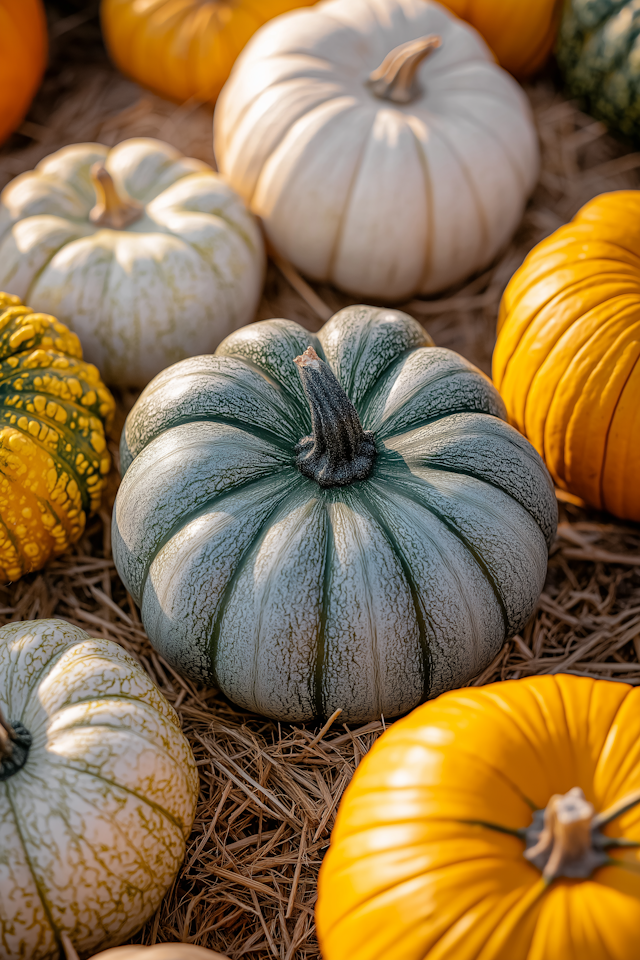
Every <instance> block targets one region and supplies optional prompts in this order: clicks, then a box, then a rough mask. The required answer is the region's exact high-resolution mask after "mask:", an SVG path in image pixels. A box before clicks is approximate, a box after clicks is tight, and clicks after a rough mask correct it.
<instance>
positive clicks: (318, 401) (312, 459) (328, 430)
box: [294, 347, 376, 487]
mask: <svg viewBox="0 0 640 960" xmlns="http://www.w3.org/2000/svg"><path fill="white" fill-rule="evenodd" d="M294 362H295V363H296V365H297V367H298V373H299V374H300V379H301V380H302V386H303V389H304V392H305V393H306V395H307V399H308V401H309V406H310V408H311V427H312V430H313V433H312V435H311V436H310V437H303V438H302V440H301V441H300V443H299V444H298V445H297V446H296V453H297V454H298V456H297V457H296V464H297V465H298V469H299V470H300V472H301V473H303V474H304V475H305V476H306V477H310V478H311V479H312V480H315V481H316V483H318V484H319V485H320V486H321V487H343V486H346V484H348V483H353V481H354V480H365V479H366V478H367V477H368V476H369V473H370V472H371V467H372V466H373V461H374V460H375V457H376V446H375V443H374V439H373V433H371V431H370V430H363V429H362V425H361V423H360V421H359V419H358V414H357V413H356V408H355V407H354V405H353V404H352V403H351V400H349V397H348V396H347V395H346V393H345V392H344V390H343V389H342V387H341V386H340V384H339V383H338V380H337V378H336V376H335V374H334V373H333V371H332V370H331V368H330V367H329V366H328V365H327V364H326V363H324V361H323V360H321V359H320V357H319V356H318V354H317V353H316V352H315V350H314V349H313V347H308V349H307V350H305V352H304V353H303V354H302V356H301V357H296V358H295V361H294Z"/></svg>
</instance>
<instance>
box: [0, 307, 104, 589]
mask: <svg viewBox="0 0 640 960" xmlns="http://www.w3.org/2000/svg"><path fill="white" fill-rule="evenodd" d="M114 410H115V402H114V400H113V397H112V396H111V394H110V393H109V391H108V390H107V388H106V387H105V386H104V384H103V383H102V381H101V379H100V374H99V373H98V371H97V370H96V368H95V367H94V366H92V365H91V364H89V363H85V362H84V361H83V359H82V348H81V346H80V341H79V340H78V338H77V337H76V335H75V334H74V333H71V331H70V330H68V329H67V327H65V325H64V324H62V323H59V322H58V321H57V320H56V319H55V317H50V316H48V315H47V314H44V313H34V311H33V310H31V309H30V308H29V307H26V306H24V305H23V304H22V303H21V301H20V299H19V298H18V297H12V296H10V295H9V294H6V293H0V578H1V579H2V580H3V581H4V582H6V581H7V580H17V579H18V578H19V577H21V576H22V575H23V574H24V573H29V572H30V571H32V570H38V569H39V568H40V567H42V566H44V564H45V563H46V562H47V561H48V560H49V559H51V557H56V556H58V555H59V554H60V553H63V552H64V551H65V550H66V549H67V548H68V547H69V544H71V543H74V542H75V541H76V540H77V539H78V538H79V537H80V536H81V535H82V532H83V530H84V526H85V521H86V516H87V514H88V513H92V512H93V511H95V510H97V509H98V507H99V506H100V497H101V494H102V488H103V487H104V483H105V478H106V475H107V474H108V472H109V468H110V466H111V459H110V457H109V453H108V450H107V443H106V438H105V428H106V427H107V426H108V425H109V423H110V421H111V419H112V417H113V413H114Z"/></svg>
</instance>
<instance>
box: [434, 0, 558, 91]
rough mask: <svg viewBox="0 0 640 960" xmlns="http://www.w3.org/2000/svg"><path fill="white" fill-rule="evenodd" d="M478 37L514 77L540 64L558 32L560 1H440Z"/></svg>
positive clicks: (533, 71)
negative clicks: (484, 41)
mask: <svg viewBox="0 0 640 960" xmlns="http://www.w3.org/2000/svg"><path fill="white" fill-rule="evenodd" d="M440 2H441V3H442V4H443V5H444V6H445V7H448V8H449V10H452V11H453V12H454V13H455V14H457V15H458V16H459V17H461V18H462V19H463V20H466V21H467V22H468V23H470V24H471V25H472V26H473V27H475V28H476V30H477V31H478V32H479V33H481V34H482V36H483V37H484V39H485V40H486V41H487V43H488V44H489V46H490V47H491V49H492V50H493V52H494V53H495V55H496V57H497V59H498V63H499V64H500V65H501V66H502V67H504V68H505V70H509V72H510V73H513V74H514V76H516V77H528V76H530V75H531V74H532V73H535V72H536V70H539V69H540V67H541V66H542V65H543V64H544V62H545V60H546V59H547V57H548V56H549V54H550V53H551V48H552V46H553V42H554V40H555V38H556V33H557V32H558V25H559V23H560V13H561V10H562V0H440Z"/></svg>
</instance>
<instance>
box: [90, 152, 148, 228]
mask: <svg viewBox="0 0 640 960" xmlns="http://www.w3.org/2000/svg"><path fill="white" fill-rule="evenodd" d="M91 179H92V180H93V186H94V187H95V191H96V205H95V207H94V208H93V210H92V211H91V213H90V214H89V219H90V220H91V222H92V223H95V224H96V226H98V227H110V228H111V229H112V230H124V228H125V227H128V226H129V224H131V223H135V222H136V220H139V219H140V217H141V216H142V214H143V212H144V210H143V207H142V204H140V203H138V201H137V200H133V199H132V197H121V196H120V194H119V193H118V191H117V190H116V185H115V183H114V182H113V177H112V176H111V174H110V173H109V171H108V170H107V168H106V167H105V166H104V164H103V163H94V165H93V166H92V168H91Z"/></svg>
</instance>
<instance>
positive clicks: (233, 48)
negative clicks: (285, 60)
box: [100, 0, 315, 104]
mask: <svg viewBox="0 0 640 960" xmlns="http://www.w3.org/2000/svg"><path fill="white" fill-rule="evenodd" d="M314 2H315V0H137V2H136V3H132V2H131V0H102V4H101V8H100V15H101V20H102V29H103V33H104V37H105V40H106V43H107V47H108V49H109V53H110V55H111V57H112V58H113V60H114V61H115V63H116V65H117V66H118V67H119V69H120V70H122V72H123V73H125V74H127V75H128V76H130V77H132V78H133V79H134V80H136V81H137V82H138V83H141V84H142V85H143V86H145V87H148V88H149V89H150V90H153V91H154V92H155V93H158V94H160V96H162V97H168V98H169V99H170V100H175V101H177V102H178V103H184V102H185V101H187V100H195V101H200V102H203V103H212V104H213V103H215V101H216V99H217V97H218V94H219V93H220V90H221V89H222V86H223V84H224V83H225V81H226V79H227V77H228V76H229V73H230V72H231V68H232V66H233V64H234V62H235V60H236V57H237V56H238V54H239V53H240V51H241V50H242V48H243V47H244V46H245V45H246V43H247V42H248V41H249V39H250V38H251V37H252V36H253V34H254V33H255V32H256V30H257V29H258V28H259V27H261V26H262V24H263V23H266V21H267V20H270V19H271V18H272V17H277V16H279V15H280V14H281V13H287V12H288V11H289V10H293V9H295V8H296V7H305V6H310V5H311V4H313V3H314Z"/></svg>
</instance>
